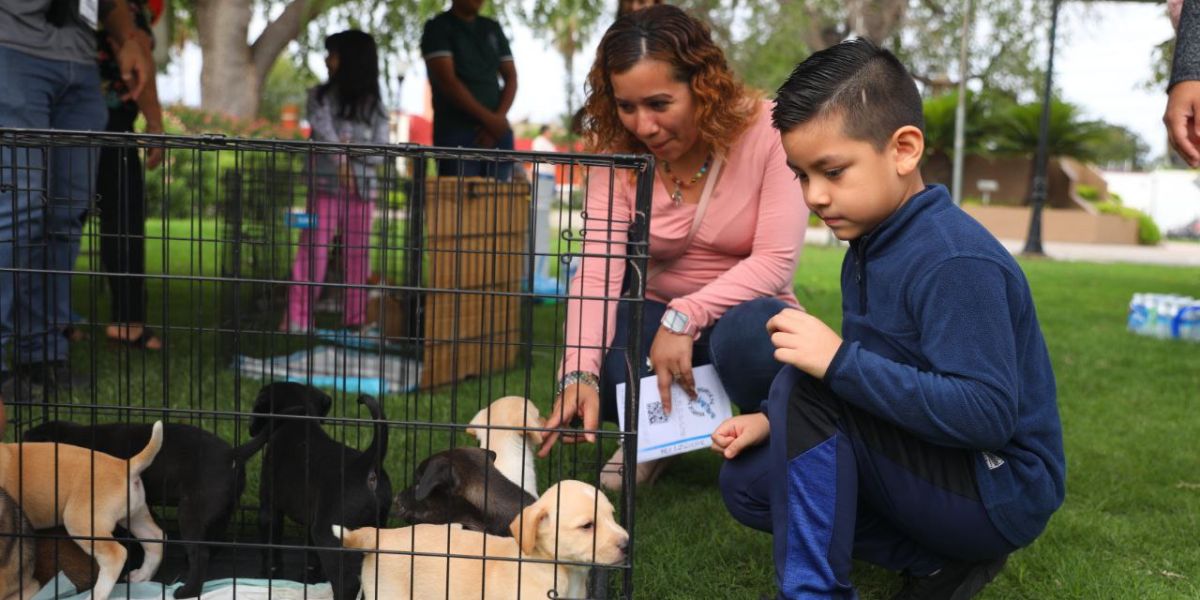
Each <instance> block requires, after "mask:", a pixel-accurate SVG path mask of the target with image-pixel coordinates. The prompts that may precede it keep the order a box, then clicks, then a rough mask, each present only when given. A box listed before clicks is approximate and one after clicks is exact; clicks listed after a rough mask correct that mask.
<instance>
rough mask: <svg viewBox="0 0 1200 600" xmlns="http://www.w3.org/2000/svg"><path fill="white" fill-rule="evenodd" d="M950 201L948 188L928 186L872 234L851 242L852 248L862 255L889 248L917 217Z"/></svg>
mask: <svg viewBox="0 0 1200 600" xmlns="http://www.w3.org/2000/svg"><path fill="white" fill-rule="evenodd" d="M949 201H950V193H949V192H948V191H947V190H946V186H943V185H940V184H932V185H927V186H925V189H924V190H921V191H920V192H918V193H917V194H916V195H914V196H913V197H911V198H909V199H908V201H907V202H905V203H904V204H902V205H901V206H900V208H899V209H897V210H896V212H894V213H892V214H891V215H890V216H889V217H888V218H886V219H884V220H883V222H882V223H880V224H879V225H877V226H876V227H875V229H872V230H871V232H870V233H867V234H866V235H863V236H862V237H860V238H858V239H856V240H853V241H851V242H850V246H851V248H853V249H854V250H855V252H857V253H859V254H860V255H862V254H863V253H865V252H866V250H867V248H870V249H871V250H872V253H875V252H876V251H878V250H879V249H880V248H883V247H885V246H887V245H888V244H889V243H890V242H891V241H892V240H894V239H895V238H897V237H898V236H899V235H900V234H901V232H903V231H904V230H905V229H907V226H908V224H909V223H910V222H911V221H912V220H913V219H915V218H917V215H919V214H921V213H923V212H926V211H929V210H933V209H934V208H936V207H937V206H939V205H942V204H944V203H946V202H949Z"/></svg>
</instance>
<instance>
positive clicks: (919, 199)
mask: <svg viewBox="0 0 1200 600" xmlns="http://www.w3.org/2000/svg"><path fill="white" fill-rule="evenodd" d="M842 311H843V321H842V337H843V339H844V343H843V344H842V347H841V349H839V350H838V352H837V355H836V356H835V357H834V359H833V362H832V363H831V364H830V365H829V369H828V370H827V372H826V376H825V381H826V383H827V384H828V385H829V387H830V389H832V390H833V392H834V393H836V394H837V395H838V396H839V397H841V398H842V399H844V400H845V401H847V402H850V403H852V404H854V405H855V406H858V407H860V408H862V409H864V410H866V411H869V412H871V413H872V414H875V415H877V416H879V417H881V418H883V419H886V420H888V421H890V422H892V423H895V424H896V425H898V426H900V427H902V428H904V429H906V430H908V431H911V432H912V433H913V434H915V435H916V436H917V437H919V438H921V439H924V440H926V441H928V442H930V443H933V444H938V445H943V446H950V447H957V448H967V449H973V450H979V451H980V452H979V454H978V455H977V457H976V460H975V469H976V474H977V476H978V481H979V493H980V496H981V497H982V499H983V502H984V505H985V506H986V507H987V510H988V514H989V516H990V517H991V519H992V521H993V523H994V524H995V525H996V528H997V529H998V530H999V531H1000V532H1001V533H1002V534H1004V536H1005V537H1006V538H1008V540H1009V541H1010V542H1012V543H1013V544H1014V545H1016V546H1025V545H1027V544H1029V543H1030V542H1032V541H1033V540H1034V538H1036V537H1037V536H1038V534H1039V533H1041V531H1042V530H1043V529H1044V528H1045V526H1046V522H1047V521H1048V520H1049V519H1050V515H1051V514H1052V513H1053V512H1054V510H1055V509H1057V508H1058V507H1059V506H1060V505H1061V504H1062V501H1063V495H1064V493H1065V487H1064V477H1065V471H1066V461H1065V458H1064V456H1063V445H1062V425H1061V423H1060V421H1059V417H1058V405H1057V402H1056V392H1055V384H1054V372H1053V371H1052V369H1051V366H1050V356H1049V353H1048V352H1047V350H1046V343H1045V340H1044V339H1043V338H1042V332H1041V329H1040V327H1039V326H1038V320H1037V314H1036V312H1035V311H1034V306H1033V299H1032V296H1031V294H1030V292H1029V284H1028V282H1026V280H1025V275H1024V274H1023V273H1022V272H1021V268H1020V267H1019V266H1018V265H1017V262H1016V261H1015V260H1014V259H1013V257H1012V256H1011V255H1010V254H1009V253H1008V251H1007V250H1005V249H1004V247H1002V246H1001V245H1000V243H999V242H997V241H996V239H995V238H994V237H992V235H991V234H990V233H988V231H987V230H986V229H984V228H983V226H982V225H980V224H979V223H978V222H976V221H975V220H974V219H972V218H971V217H970V216H968V215H967V214H966V213H964V212H963V211H962V210H961V209H959V208H958V207H957V206H955V205H954V204H953V203H952V202H951V200H950V196H949V194H948V193H947V192H946V188H944V187H942V186H929V187H927V188H925V190H924V191H922V192H921V193H919V194H917V195H915V196H913V197H912V198H909V200H908V201H907V202H905V203H904V204H903V205H902V206H901V207H900V208H899V209H898V210H897V211H896V212H895V213H893V214H892V215H891V216H890V217H888V218H887V219H886V220H885V221H884V222H883V223H881V224H880V225H879V226H878V227H876V228H875V229H874V230H873V231H872V232H871V233H870V234H868V235H866V236H863V237H862V238H860V239H858V240H855V241H853V242H851V244H850V251H849V252H847V253H846V259H845V261H844V262H843V264H842Z"/></svg>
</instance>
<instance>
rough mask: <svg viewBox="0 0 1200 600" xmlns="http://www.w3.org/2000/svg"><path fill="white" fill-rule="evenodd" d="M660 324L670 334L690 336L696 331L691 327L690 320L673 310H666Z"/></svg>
mask: <svg viewBox="0 0 1200 600" xmlns="http://www.w3.org/2000/svg"><path fill="white" fill-rule="evenodd" d="M660 324H661V325H662V326H663V327H665V328H667V331H670V332H671V333H679V334H683V335H692V334H693V333H695V331H696V327H695V326H694V325H692V320H691V319H690V318H688V316H687V315H685V314H683V313H681V312H679V311H677V310H675V309H673V308H668V309H667V312H666V313H664V314H663V318H662V321H660Z"/></svg>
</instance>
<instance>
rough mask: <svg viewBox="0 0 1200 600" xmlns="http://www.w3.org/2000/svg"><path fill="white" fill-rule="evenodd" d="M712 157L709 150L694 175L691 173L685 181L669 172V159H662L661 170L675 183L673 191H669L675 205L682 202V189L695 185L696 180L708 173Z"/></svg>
mask: <svg viewBox="0 0 1200 600" xmlns="http://www.w3.org/2000/svg"><path fill="white" fill-rule="evenodd" d="M712 158H713V155H712V153H711V152H710V153H709V154H708V156H707V157H706V158H705V159H704V164H703V165H701V166H700V170H699V171H697V172H696V174H695V175H692V178H691V179H690V180H688V181H686V182H685V181H683V180H681V179H679V178H678V177H676V176H675V174H674V173H672V172H671V163H670V162H669V161H665V160H664V161H663V171H665V172H666V173H667V176H668V177H670V178H671V183H674V184H675V191H674V192H672V193H671V202H672V203H674V204H675V206H679V205H680V204H682V203H683V190H686V189H688V188H690V187H692V186H693V185H696V182H698V181H700V180H701V179H704V176H705V175H707V174H708V168H709V167H711V166H712Z"/></svg>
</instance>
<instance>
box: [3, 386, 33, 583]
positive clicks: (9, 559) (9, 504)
mask: <svg viewBox="0 0 1200 600" xmlns="http://www.w3.org/2000/svg"><path fill="white" fill-rule="evenodd" d="M0 406H3V403H0ZM3 410H4V409H3V408H0V412H3ZM31 535H33V527H32V526H31V525H30V524H29V519H27V518H25V513H23V512H21V507H20V506H18V505H17V503H16V501H15V500H13V499H12V496H9V495H8V494H7V493H6V492H5V491H4V490H0V600H26V599H27V598H32V597H33V596H34V594H36V593H37V591H38V589H40V588H39V586H38V584H37V581H35V580H34V579H33V565H34V558H33V556H34V555H33V547H34V542H33V538H32V537H22V536H31Z"/></svg>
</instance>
